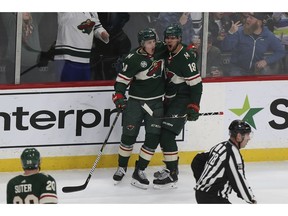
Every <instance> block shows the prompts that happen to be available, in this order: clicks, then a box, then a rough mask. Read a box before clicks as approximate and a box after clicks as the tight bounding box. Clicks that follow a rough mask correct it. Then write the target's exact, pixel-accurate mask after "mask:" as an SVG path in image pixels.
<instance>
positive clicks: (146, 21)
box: [123, 12, 159, 49]
mask: <svg viewBox="0 0 288 216" xmlns="http://www.w3.org/2000/svg"><path fill="white" fill-rule="evenodd" d="M129 15H130V19H129V21H128V22H127V23H126V24H125V26H124V28H123V30H124V31H125V33H126V34H127V35H128V38H129V39H130V41H131V48H132V49H135V48H137V47H138V46H139V43H138V40H137V38H136V37H135V35H137V34H138V32H139V31H141V30H143V29H145V28H154V29H155V28H156V27H155V24H156V21H157V20H156V19H157V17H158V15H159V13H148V12H143V13H138V12H136V13H135V12H132V13H129ZM157 33H158V34H159V32H157Z"/></svg>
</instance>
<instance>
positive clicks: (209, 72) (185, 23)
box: [0, 12, 288, 84]
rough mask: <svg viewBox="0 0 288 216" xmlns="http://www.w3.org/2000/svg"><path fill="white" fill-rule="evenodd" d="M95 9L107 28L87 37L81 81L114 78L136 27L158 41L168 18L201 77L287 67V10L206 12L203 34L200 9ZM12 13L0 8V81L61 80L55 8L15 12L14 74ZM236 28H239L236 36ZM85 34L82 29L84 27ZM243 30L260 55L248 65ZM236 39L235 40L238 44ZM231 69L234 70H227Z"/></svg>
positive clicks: (131, 44)
mask: <svg viewBox="0 0 288 216" xmlns="http://www.w3.org/2000/svg"><path fill="white" fill-rule="evenodd" d="M90 14H92V13H90ZM97 14H98V19H99V21H100V23H101V24H102V27H103V28H104V29H105V30H106V31H107V35H108V36H109V42H107V41H106V42H107V43H106V42H105V43H104V42H103V41H101V37H98V38H96V37H93V41H92V47H91V51H89V55H90V69H91V76H90V77H89V78H88V79H86V80H114V79H115V78H116V76H117V73H119V71H120V70H121V60H122V59H123V57H124V56H125V55H126V54H128V53H129V51H130V50H131V49H133V48H136V47H137V46H138V41H137V33H138V31H139V30H141V29H144V28H147V27H151V28H154V29H155V30H156V32H157V33H158V37H159V40H163V32H164V29H165V27H167V26H168V25H169V24H171V23H177V24H179V25H180V26H181V27H182V31H183V38H182V42H183V43H185V44H193V45H194V46H195V51H196V52H197V54H198V66H199V70H200V71H201V73H202V76H203V77H209V76H212V77H216V76H238V75H270V74H271V75H275V74H286V70H287V68H288V55H287V54H286V53H287V49H288V13H286V12H282V13H281V12H277V13H272V12H271V13H269V12H267V13H253V12H252V13H248V12H247V13H228V12H226V13H224V12H212V13H209V21H208V33H207V34H204V33H203V26H204V23H203V21H204V13H200V12H191V13H190V12H183V13H181V12H175V13H171V12H167V13H166V12H160V13H146V12H143V13H138V12H137V13H136V12H135V13H116V12H115V13H105V12H101V13H100V12H99V13H97ZM17 15H18V13H7V12H6V13H0V26H1V27H0V38H1V40H0V83H1V84H13V83H17V79H18V80H20V81H19V83H36V82H60V81H63V80H61V78H60V75H59V72H56V71H57V67H58V65H57V64H56V61H54V58H55V56H54V55H55V52H54V48H55V43H56V41H57V38H58V37H59V29H58V27H59V26H60V25H59V13H22V14H21V15H22V39H21V40H22V44H21V45H22V46H21V63H20V66H21V67H20V74H17V73H16V74H15V65H16V64H17V62H16V64H15V56H16V52H15V48H16V27H17ZM96 18H97V17H96ZM87 20H88V19H87ZM84 21H85V20H84ZM84 21H83V23H84V24H85V25H86V27H91V26H89V25H90V22H84ZM83 23H82V25H80V23H79V26H82V27H83V25H84V24H83ZM96 23H97V21H96ZM254 23H256V24H254ZM65 25H69V23H68V22H67V23H66V24H64V26H65ZM257 26H258V27H259V28H257ZM61 28H62V27H61ZM93 28H94V27H93ZM78 29H79V28H78ZM87 29H89V28H87ZM259 29H260V30H259ZM93 30H95V29H93ZM81 31H84V30H83V29H82V30H81ZM85 31H86V30H85ZM241 31H243V34H242V35H241V34H240V33H241ZM258 31H261V32H263V34H264V32H265V35H261V34H262V33H261V34H260V36H259V34H257V32H258ZM247 32H248V33H247ZM82 33H83V32H82ZM85 33H86V34H88V32H84V34H85ZM271 33H272V34H271ZM62 34H63V33H62ZM69 34H71V35H70V36H71V38H73V35H74V34H76V33H73V30H72V31H71V32H70V33H69ZM203 35H206V38H203ZM247 35H248V36H249V37H250V38H251V39H252V41H254V42H255V44H256V43H258V44H260V45H255V47H257V46H259V47H261V52H263V53H261V52H260V51H259V53H261V56H258V55H259V53H256V54H257V55H256V54H255V53H253V55H255V56H254V57H255V62H253V63H251V65H249V64H248V63H246V62H245V61H249V59H248V57H249V55H252V54H251V53H250V52H253V49H252V48H253V46H252V47H250V48H251V49H249V47H248V46H250V45H249V43H250V42H249V41H248V39H247V38H246V39H245V37H244V36H247ZM262 36H263V37H264V38H265V40H263V37H262ZM99 38H100V39H99ZM266 38H269V41H270V42H269V44H267V43H268V42H267V41H268V39H267V40H266ZM276 39H277V40H276ZM58 40H59V38H58ZM236 40H239V41H238V42H237V43H238V44H237V43H236ZM205 41H207V50H206V51H203V49H202V47H206V46H203V42H205ZM243 41H244V42H245V43H246V42H247V49H244V48H245V46H243V44H242V45H239V43H243ZM263 41H265V43H266V44H264V46H265V49H264V48H263V43H264V42H263ZM278 42H279V43H278ZM275 44H276V45H275ZM56 47H57V44H56ZM239 47H242V48H243V47H244V48H243V51H240V48H239ZM276 48H277V49H276ZM255 49H256V48H255ZM251 50H252V51H251ZM203 52H204V53H206V54H207V56H206V57H207V59H206V70H205V71H203V70H202V67H201V66H202V57H203V55H202V53H203ZM241 52H244V54H243V53H241ZM241 55H243V59H241ZM235 56H236V57H237V58H238V59H236V57H235ZM245 58H246V59H245ZM261 58H262V59H261ZM263 59H264V60H265V61H263ZM260 60H261V61H260ZM237 61H239V62H240V63H239V62H238V63H239V64H240V65H241V64H242V65H243V64H244V66H245V67H244V68H247V69H244V70H245V72H244V73H240V72H241V71H240V72H239V70H237V71H235V70H234V69H235V68H236V67H235V66H238V65H237V64H238V63H237ZM253 61H254V60H253ZM258 66H259V68H260V69H259V68H258ZM266 67H269V70H268V69H267V70H266ZM232 71H235V72H233V73H232ZM262 71H263V72H262ZM75 81H77V80H75ZM79 81H83V80H79Z"/></svg>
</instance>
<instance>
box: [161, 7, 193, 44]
mask: <svg viewBox="0 0 288 216" xmlns="http://www.w3.org/2000/svg"><path fill="white" fill-rule="evenodd" d="M173 23H175V24H178V25H179V26H180V27H181V28H182V32H183V34H182V35H183V37H182V42H183V43H184V44H190V43H191V41H192V37H193V35H195V30H194V28H193V21H192V18H191V13H190V12H180V13H166V12H165V13H164V12H163V13H159V16H158V18H157V27H156V30H157V32H158V34H159V38H164V35H163V33H164V30H165V28H166V27H167V26H168V25H170V24H173Z"/></svg>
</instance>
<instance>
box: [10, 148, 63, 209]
mask: <svg viewBox="0 0 288 216" xmlns="http://www.w3.org/2000/svg"><path fill="white" fill-rule="evenodd" d="M21 163H22V168H23V170H24V174H22V175H18V176H16V177H14V178H12V179H11V180H10V181H9V182H8V184H7V204H57V203H58V198H57V192H56V181H55V179H54V178H53V177H52V176H50V175H48V174H44V173H40V153H39V151H37V150H36V149H35V148H26V149H25V150H24V151H23V152H22V154H21Z"/></svg>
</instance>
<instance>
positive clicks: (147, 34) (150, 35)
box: [138, 28, 157, 46]
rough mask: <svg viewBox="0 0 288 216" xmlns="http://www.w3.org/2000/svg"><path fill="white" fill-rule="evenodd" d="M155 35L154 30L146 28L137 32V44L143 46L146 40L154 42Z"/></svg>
mask: <svg viewBox="0 0 288 216" xmlns="http://www.w3.org/2000/svg"><path fill="white" fill-rule="evenodd" d="M156 38H157V35H156V32H155V30H154V29H152V28H146V29H143V30H141V31H139V32H138V43H139V45H141V46H143V44H144V42H145V41H147V40H153V39H155V40H156Z"/></svg>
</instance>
